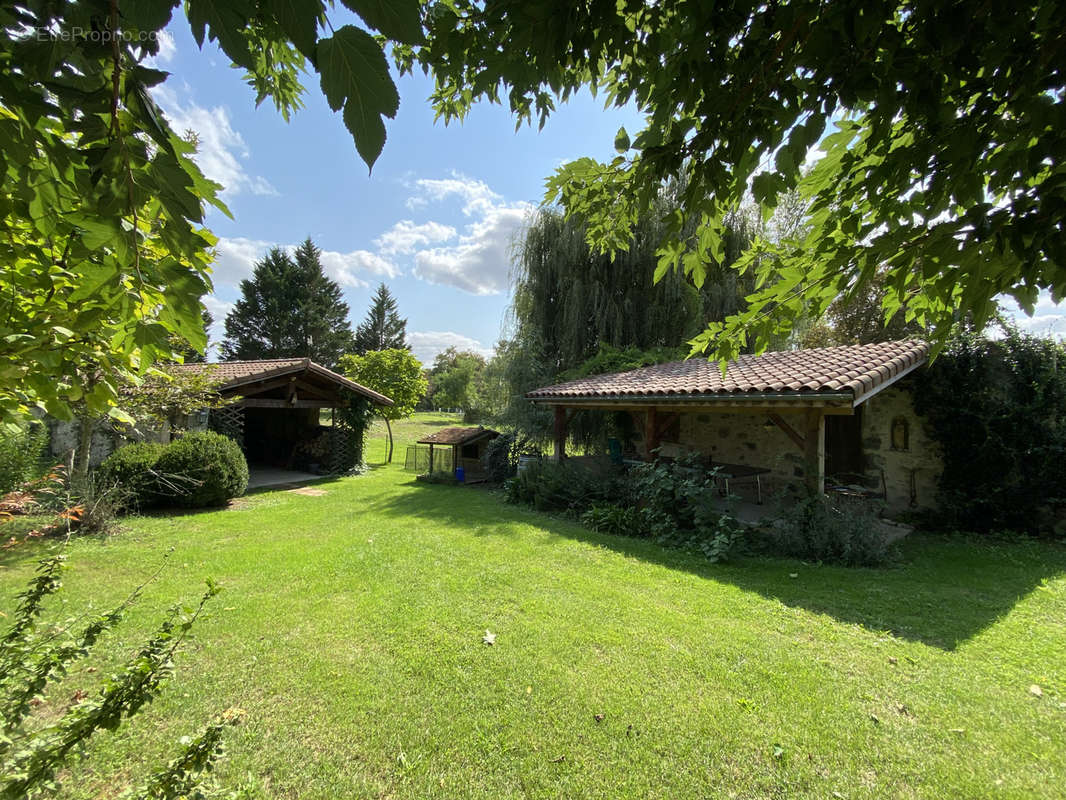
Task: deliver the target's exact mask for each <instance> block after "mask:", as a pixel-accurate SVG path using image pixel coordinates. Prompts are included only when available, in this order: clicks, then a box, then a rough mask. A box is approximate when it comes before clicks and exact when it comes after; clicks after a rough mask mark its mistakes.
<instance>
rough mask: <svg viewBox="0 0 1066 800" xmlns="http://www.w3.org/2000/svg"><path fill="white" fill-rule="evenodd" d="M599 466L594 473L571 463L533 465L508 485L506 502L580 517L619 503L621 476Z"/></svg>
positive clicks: (603, 466) (582, 465) (585, 467)
mask: <svg viewBox="0 0 1066 800" xmlns="http://www.w3.org/2000/svg"><path fill="white" fill-rule="evenodd" d="M600 466H601V468H600V469H591V468H590V467H589V466H588V465H586V464H581V465H579V464H574V463H571V462H568V461H563V462H562V463H561V464H556V463H554V462H539V463H535V464H530V465H529V466H528V467H527V468H526V469H525V470H523V471H522V472H519V473H518V474H517V475H516V476H515V477H513V478H511V479H510V480H509V481H507V483H506V484H505V488H506V490H507V499H508V501H509V502H512V503H524V504H526V505H531V506H533V507H534V508H536V509H537V510H538V511H566V512H570V513H574V514H580V513H582V512H583V511H585V510H586V509H588V508H589V507H591V506H592V505H594V504H596V503H606V502H611V501H612V500H613V499H617V497H618V496H619V492H620V491H621V490H622V488H621V485H622V483H623V481H622V479H621V478H620V477H619V475H618V474H617V473H615V472H613V471H612V470H611V469H610V468H609V467H608V466H607V465H600Z"/></svg>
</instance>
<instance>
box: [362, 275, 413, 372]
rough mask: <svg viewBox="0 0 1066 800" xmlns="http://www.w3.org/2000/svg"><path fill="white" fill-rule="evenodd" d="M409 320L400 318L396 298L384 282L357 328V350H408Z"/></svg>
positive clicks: (363, 351) (367, 351) (366, 351)
mask: <svg viewBox="0 0 1066 800" xmlns="http://www.w3.org/2000/svg"><path fill="white" fill-rule="evenodd" d="M407 349H410V348H408V346H407V320H406V319H400V314H399V311H398V310H397V308H396V298H394V297H393V296H392V292H390V291H389V289H388V287H387V286H386V285H385V284H384V283H383V284H381V285H380V286H379V287H378V290H377V292H376V293H375V294H374V299H373V301H372V302H371V304H370V310H369V311H368V312H367V314H366V319H365V320H364V321H363V324H362V325H360V326H359V327H358V328H356V330H355V352H356V353H358V354H359V355H363V354H365V353H369V352H372V351H374V350H407Z"/></svg>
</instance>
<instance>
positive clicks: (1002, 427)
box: [914, 330, 1066, 533]
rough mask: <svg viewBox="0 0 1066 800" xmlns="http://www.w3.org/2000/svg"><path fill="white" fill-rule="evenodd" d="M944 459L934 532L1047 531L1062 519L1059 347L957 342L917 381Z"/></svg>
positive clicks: (1043, 342) (1064, 409)
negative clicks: (947, 528) (941, 527)
mask: <svg viewBox="0 0 1066 800" xmlns="http://www.w3.org/2000/svg"><path fill="white" fill-rule="evenodd" d="M918 381H919V383H918V391H916V392H915V396H914V399H915V409H916V410H917V411H918V413H920V414H923V415H925V416H926V417H927V418H928V420H929V422H930V423H931V425H932V426H933V432H934V434H935V436H936V438H937V440H938V441H939V442H940V445H941V448H942V450H943V458H944V471H943V473H942V475H941V478H940V486H939V489H940V496H939V503H938V506H939V511H938V514H939V517H940V519H939V520H937V521H938V522H939V523H940V524H941V525H947V526H951V527H955V528H958V529H964V530H973V531H990V530H1004V529H1010V530H1016V531H1025V532H1030V533H1038V532H1042V531H1043V532H1047V531H1048V530H1051V529H1053V528H1054V527H1055V526H1056V524H1057V525H1058V527H1059V528H1060V529H1061V527H1062V514H1063V513H1064V512H1066V348H1064V347H1063V344H1062V343H1061V342H1055V341H1052V340H1050V339H1046V338H1040V337H1036V336H1032V335H1027V334H1023V333H1020V332H1018V331H1016V330H1009V331H1008V332H1007V336H1006V337H1005V338H1003V339H1000V340H990V339H986V338H983V337H980V336H977V335H974V334H963V335H960V336H958V337H957V338H955V339H954V340H953V341H952V342H951V343H950V344H949V346H948V347H947V348H946V350H945V351H944V352H943V353H941V355H940V356H939V357H938V358H937V359H936V360H935V361H934V362H933V364H932V365H931V366H930V368H929V369H927V370H924V371H923V373H922V374H921V375H920V376H919V378H918Z"/></svg>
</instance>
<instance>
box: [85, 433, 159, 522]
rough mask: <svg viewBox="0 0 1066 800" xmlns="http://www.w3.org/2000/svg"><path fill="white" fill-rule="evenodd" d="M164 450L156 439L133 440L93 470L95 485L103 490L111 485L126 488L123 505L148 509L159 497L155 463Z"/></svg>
mask: <svg viewBox="0 0 1066 800" xmlns="http://www.w3.org/2000/svg"><path fill="white" fill-rule="evenodd" d="M165 450H166V445H163V444H158V443H157V442H135V443H134V444H128V445H126V446H125V447H120V448H119V449H118V450H116V451H115V452H114V453H112V454H111V455H109V456H108V457H107V458H105V459H104V461H103V463H102V464H100V466H99V467H97V469H96V478H97V482H98V484H99V485H100V486H101V487H102V488H104V489H110V488H111V487H113V486H117V487H119V488H120V489H121V490H125V492H126V493H127V496H125V497H123V498H122V499H123V502H124V504H125V505H129V506H131V507H133V508H147V507H148V506H150V505H152V504H154V503H156V502H158V500H159V483H158V482H157V480H156V471H155V465H156V462H157V461H158V460H159V457H160V456H161V455H163V452H164V451H165Z"/></svg>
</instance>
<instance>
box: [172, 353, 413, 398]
mask: <svg viewBox="0 0 1066 800" xmlns="http://www.w3.org/2000/svg"><path fill="white" fill-rule="evenodd" d="M170 369H174V370H177V371H179V372H181V371H188V372H200V371H202V370H206V369H210V370H211V371H212V374H213V375H215V376H216V377H218V378H219V379H221V380H222V384H221V385H220V386H219V387H218V388H219V391H221V392H225V391H227V390H232V389H236V388H238V387H240V386H244V385H245V384H248V383H252V382H255V381H261V380H265V379H266V378H274V377H279V376H281V375H288V374H289V373H293V372H310V373H312V374H315V375H318V376H321V377H323V378H325V379H326V380H329V381H332V382H333V383H336V384H339V385H340V386H343V387H344V388H346V389H350V390H352V391H353V392H357V393H359V394H361V395H364V396H365V397H369V398H370V399H371V400H373V401H374V402H375V403H377V404H378V405H385V406H391V405H392V400H390V399H389V398H388V397H386V396H385V395H383V394H379V393H378V392H375V391H374V390H373V389H368V388H366V387H365V386H362V385H361V384H358V383H356V382H355V381H353V380H350V379H348V378H345V377H344V376H343V375H338V374H337V373H336V372H334V371H333V370H329V369H326V368H325V367H323V366H322V365H321V364H316V363H315V362H314V361H312V360H311V359H309V358H267V359H262V360H260V361H221V362H219V363H217V364H178V365H176V366H174V367H171V368H170Z"/></svg>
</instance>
